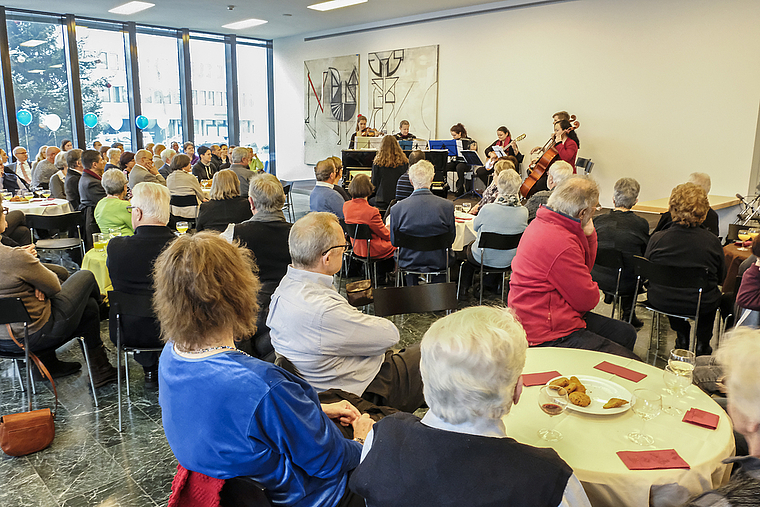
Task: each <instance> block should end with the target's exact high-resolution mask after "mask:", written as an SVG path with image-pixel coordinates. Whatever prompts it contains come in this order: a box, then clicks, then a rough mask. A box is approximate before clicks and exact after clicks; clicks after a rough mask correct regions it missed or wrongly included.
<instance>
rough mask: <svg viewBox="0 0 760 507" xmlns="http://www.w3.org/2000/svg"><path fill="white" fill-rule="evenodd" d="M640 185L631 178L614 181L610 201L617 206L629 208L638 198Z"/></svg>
mask: <svg viewBox="0 0 760 507" xmlns="http://www.w3.org/2000/svg"><path fill="white" fill-rule="evenodd" d="M639 191H641V185H639V182H638V181H636V180H635V179H633V178H620V179H619V180H617V181H616V182H615V187H614V189H613V193H612V202H613V203H614V204H615V206H617V207H618V208H626V209H631V208H633V205H634V204H636V199H638V198H639Z"/></svg>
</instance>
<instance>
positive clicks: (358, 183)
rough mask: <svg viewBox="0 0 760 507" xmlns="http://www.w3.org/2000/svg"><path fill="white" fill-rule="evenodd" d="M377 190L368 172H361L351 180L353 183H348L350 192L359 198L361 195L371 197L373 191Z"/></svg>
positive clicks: (352, 195)
mask: <svg viewBox="0 0 760 507" xmlns="http://www.w3.org/2000/svg"><path fill="white" fill-rule="evenodd" d="M374 191H375V186H374V185H373V184H372V182H371V181H370V179H369V176H367V175H366V174H359V175H357V176H355V177H354V179H352V180H351V184H350V185H348V193H349V194H351V197H353V198H354V199H358V198H361V197H369V196H371V195H372V192H374Z"/></svg>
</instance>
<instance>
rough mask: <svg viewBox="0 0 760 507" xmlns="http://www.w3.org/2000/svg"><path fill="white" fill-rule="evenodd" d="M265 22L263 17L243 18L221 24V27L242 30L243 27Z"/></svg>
mask: <svg viewBox="0 0 760 507" xmlns="http://www.w3.org/2000/svg"><path fill="white" fill-rule="evenodd" d="M264 23H266V21H264V20H263V19H256V18H250V19H244V20H243V21H235V22H234V23H227V24H226V25H222V28H229V29H230V30H242V29H244V28H251V27H252V26H259V25H263V24H264Z"/></svg>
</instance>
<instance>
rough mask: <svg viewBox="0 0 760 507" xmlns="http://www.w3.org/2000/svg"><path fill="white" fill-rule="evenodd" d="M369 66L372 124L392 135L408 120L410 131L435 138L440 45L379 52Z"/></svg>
mask: <svg viewBox="0 0 760 507" xmlns="http://www.w3.org/2000/svg"><path fill="white" fill-rule="evenodd" d="M367 63H368V65H369V73H370V76H369V93H370V95H369V96H370V102H369V115H368V124H369V126H371V127H374V128H376V129H378V130H383V131H385V132H387V133H388V134H391V133H395V132H398V130H399V123H400V122H401V120H408V121H409V123H410V124H411V125H410V132H411V133H413V134H414V135H416V136H417V137H419V138H421V139H431V138H435V135H436V130H435V129H436V122H437V119H438V114H437V111H438V46H423V47H418V48H407V49H395V50H392V51H378V52H375V53H369V54H368V55H367Z"/></svg>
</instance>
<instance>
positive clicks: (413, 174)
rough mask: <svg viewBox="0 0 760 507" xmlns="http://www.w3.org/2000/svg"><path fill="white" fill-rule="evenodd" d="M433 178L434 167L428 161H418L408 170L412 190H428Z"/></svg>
mask: <svg viewBox="0 0 760 507" xmlns="http://www.w3.org/2000/svg"><path fill="white" fill-rule="evenodd" d="M434 176H435V167H433V164H432V163H431V162H430V161H429V160H420V161H419V162H417V163H416V164H414V165H413V166H412V167H410V168H409V181H410V182H411V183H412V186H414V189H415V190H416V189H418V188H429V187H430V184H431V183H432V182H433V177H434Z"/></svg>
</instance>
